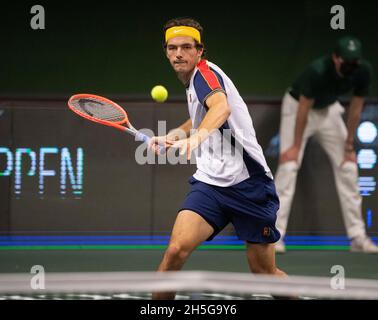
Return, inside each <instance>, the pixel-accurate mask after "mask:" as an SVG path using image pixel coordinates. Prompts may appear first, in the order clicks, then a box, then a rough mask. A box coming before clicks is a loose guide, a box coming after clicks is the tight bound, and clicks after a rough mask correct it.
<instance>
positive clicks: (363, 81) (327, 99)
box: [290, 55, 373, 109]
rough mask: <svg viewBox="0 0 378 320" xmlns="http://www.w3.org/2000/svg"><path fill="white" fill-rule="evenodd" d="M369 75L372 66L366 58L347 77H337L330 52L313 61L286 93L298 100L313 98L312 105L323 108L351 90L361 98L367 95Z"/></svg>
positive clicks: (370, 75)
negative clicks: (300, 97)
mask: <svg viewBox="0 0 378 320" xmlns="http://www.w3.org/2000/svg"><path fill="white" fill-rule="evenodd" d="M372 77H373V68H372V66H371V64H370V63H369V62H368V61H366V60H361V63H360V66H359V67H358V68H357V69H356V70H355V72H354V73H353V75H352V76H350V77H340V76H339V75H338V74H337V73H336V70H335V65H334V63H333V61H332V57H331V56H330V55H326V56H323V57H321V58H319V59H316V60H315V61H313V62H312V63H311V64H310V65H309V66H308V67H307V68H306V69H305V70H304V71H303V72H302V74H301V75H300V76H299V77H298V78H297V79H296V80H295V81H294V83H293V85H292V86H291V90H290V94H291V95H292V96H293V97H294V98H295V99H298V98H299V96H300V95H304V96H305V97H307V98H309V99H314V100H315V102H314V106H313V108H316V109H321V108H326V107H327V106H329V105H330V104H332V103H334V102H335V101H336V100H337V99H338V98H339V96H341V95H344V94H346V93H349V92H352V93H353V95H354V96H359V97H364V96H367V95H368V94H369V88H370V84H371V81H372Z"/></svg>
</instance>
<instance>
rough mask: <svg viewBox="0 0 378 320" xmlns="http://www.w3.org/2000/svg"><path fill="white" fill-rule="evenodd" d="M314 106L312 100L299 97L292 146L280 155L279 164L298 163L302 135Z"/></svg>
mask: <svg viewBox="0 0 378 320" xmlns="http://www.w3.org/2000/svg"><path fill="white" fill-rule="evenodd" d="M313 104H314V99H309V98H306V97H305V96H303V95H301V96H300V97H299V104H298V111H297V117H296V121H295V128H294V130H295V131H294V142H293V145H292V146H291V147H290V148H289V149H287V150H286V151H284V152H283V153H282V154H281V155H280V163H285V162H288V161H298V156H299V150H300V149H301V145H302V139H303V133H304V130H305V128H306V125H307V118H308V114H309V112H310V110H311V108H312V106H313Z"/></svg>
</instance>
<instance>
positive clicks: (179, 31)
mask: <svg viewBox="0 0 378 320" xmlns="http://www.w3.org/2000/svg"><path fill="white" fill-rule="evenodd" d="M175 37H192V38H193V39H195V40H197V41H198V42H199V43H201V34H200V32H199V31H198V30H197V29H196V28H192V27H187V26H177V27H172V28H169V29H167V30H166V31H165V43H167V42H168V40H169V39H172V38H175Z"/></svg>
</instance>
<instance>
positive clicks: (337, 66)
mask: <svg viewBox="0 0 378 320" xmlns="http://www.w3.org/2000/svg"><path fill="white" fill-rule="evenodd" d="M332 60H333V63H334V64H335V69H336V73H337V74H338V75H339V76H340V77H343V74H342V73H341V71H340V69H341V64H342V63H343V59H342V58H340V57H338V56H337V55H335V54H333V55H332Z"/></svg>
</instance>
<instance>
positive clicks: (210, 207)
mask: <svg viewBox="0 0 378 320" xmlns="http://www.w3.org/2000/svg"><path fill="white" fill-rule="evenodd" d="M189 183H190V184H191V185H192V189H191V191H190V192H189V193H188V195H187V196H186V199H185V200H184V203H183V205H182V207H181V210H191V211H194V212H196V213H197V214H199V215H200V216H201V217H203V218H204V219H205V220H206V221H207V222H208V223H209V224H210V225H211V226H212V227H213V228H214V233H213V234H212V235H211V236H210V238H209V239H207V240H208V241H209V240H211V239H213V238H214V237H215V236H216V235H217V234H218V233H219V232H220V231H221V230H222V229H223V228H224V227H225V226H226V225H227V224H228V223H230V222H231V223H232V224H233V225H234V227H235V231H236V234H237V236H238V238H239V239H240V240H244V241H247V242H251V243H274V242H277V241H278V240H279V239H280V236H281V235H280V232H279V231H278V230H277V229H276V227H275V224H276V218H277V211H278V208H279V199H278V196H277V193H276V188H275V185H274V181H273V180H272V179H270V178H269V177H267V176H266V175H260V176H256V177H251V178H249V179H247V180H244V181H242V182H240V183H238V184H236V185H233V186H230V187H218V186H213V185H210V184H207V183H204V182H201V181H198V180H196V179H195V178H193V177H190V179H189ZM181 210H180V211H181Z"/></svg>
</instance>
